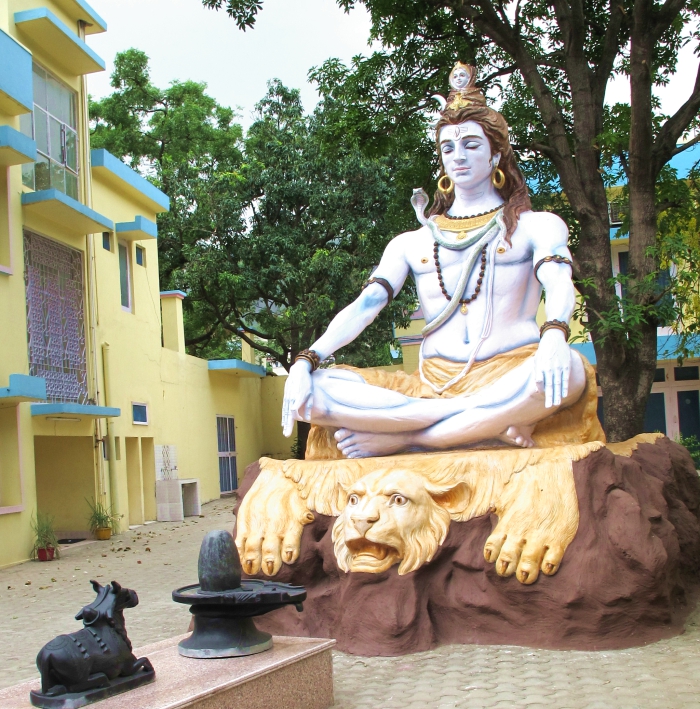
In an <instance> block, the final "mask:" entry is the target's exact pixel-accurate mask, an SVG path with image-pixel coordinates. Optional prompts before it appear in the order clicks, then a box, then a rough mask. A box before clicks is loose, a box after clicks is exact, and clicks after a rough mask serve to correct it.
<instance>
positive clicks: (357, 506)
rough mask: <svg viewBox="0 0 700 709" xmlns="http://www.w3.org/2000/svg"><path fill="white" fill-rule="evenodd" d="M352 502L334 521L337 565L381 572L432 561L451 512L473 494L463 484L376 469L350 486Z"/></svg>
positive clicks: (403, 571)
mask: <svg viewBox="0 0 700 709" xmlns="http://www.w3.org/2000/svg"><path fill="white" fill-rule="evenodd" d="M346 492H347V504H346V506H345V509H344V510H343V511H342V513H341V514H340V516H339V517H338V518H337V519H336V521H335V524H334V525H333V543H334V546H335V557H336V560H337V561H338V566H339V567H340V568H341V569H342V570H343V571H365V572H370V573H380V572H382V571H386V570H387V569H389V568H390V567H392V566H393V565H394V564H396V563H399V574H401V575H403V574H408V573H410V572H411V571H415V570H416V569H418V568H420V567H421V566H422V565H423V564H425V563H427V562H429V561H430V560H431V559H432V558H433V556H434V555H435V552H436V551H437V549H438V547H439V546H440V545H441V544H442V543H443V542H444V541H445V537H446V536H447V530H448V528H449V526H450V514H451V513H458V512H459V511H460V510H463V509H464V508H465V507H466V505H467V503H468V498H469V490H468V488H467V486H466V485H465V484H464V483H459V484H457V485H452V486H449V487H447V486H438V485H434V484H432V483H430V482H428V481H427V480H425V478H422V477H421V476H419V475H416V474H415V473H411V472H409V471H407V470H400V469H398V470H377V471H374V472H372V473H369V474H367V475H365V476H364V477H362V478H360V479H359V480H357V481H356V482H355V483H354V484H352V485H351V486H350V487H349V488H348V489H347V490H346Z"/></svg>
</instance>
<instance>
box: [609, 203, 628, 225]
mask: <svg viewBox="0 0 700 709" xmlns="http://www.w3.org/2000/svg"><path fill="white" fill-rule="evenodd" d="M608 215H609V217H610V224H611V226H620V224H622V217H623V216H624V208H623V206H622V205H621V204H620V203H619V202H609V203H608Z"/></svg>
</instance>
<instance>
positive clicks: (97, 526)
mask: <svg viewBox="0 0 700 709" xmlns="http://www.w3.org/2000/svg"><path fill="white" fill-rule="evenodd" d="M85 501H86V502H87V503H88V505H89V507H90V517H89V518H88V526H89V528H90V531H91V532H92V533H93V534H94V535H95V538H96V539H101V540H103V541H104V540H107V539H109V538H110V537H111V536H112V532H114V531H115V529H116V528H117V526H118V524H119V515H116V514H114V512H113V511H112V508H111V507H107V506H106V505H103V504H102V503H101V502H99V501H98V502H95V501H94V500H93V501H92V502H90V500H85Z"/></svg>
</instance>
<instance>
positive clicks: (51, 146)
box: [20, 64, 78, 199]
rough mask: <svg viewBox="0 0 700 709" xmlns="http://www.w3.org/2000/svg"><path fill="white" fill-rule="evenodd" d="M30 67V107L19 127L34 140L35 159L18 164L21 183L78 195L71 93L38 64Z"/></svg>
mask: <svg viewBox="0 0 700 709" xmlns="http://www.w3.org/2000/svg"><path fill="white" fill-rule="evenodd" d="M33 69H34V70H33V79H34V110H33V111H32V113H27V114H24V115H22V116H21V117H20V129H21V131H22V132H23V133H24V134H25V135H26V136H28V137H29V138H32V139H33V140H34V141H36V150H37V160H36V162H35V163H33V164H28V165H23V166H22V183H23V184H24V185H26V186H27V187H31V189H33V190H48V189H57V190H59V191H61V192H63V193H65V194H67V195H68V196H69V197H73V199H78V133H77V130H76V127H77V122H76V100H75V93H74V92H73V91H71V90H70V89H68V88H66V87H65V86H64V85H63V84H61V83H60V82H59V81H57V80H56V79H54V78H53V76H51V75H50V74H49V73H48V72H47V71H45V70H44V69H42V68H41V67H40V66H38V65H36V64H34V67H33Z"/></svg>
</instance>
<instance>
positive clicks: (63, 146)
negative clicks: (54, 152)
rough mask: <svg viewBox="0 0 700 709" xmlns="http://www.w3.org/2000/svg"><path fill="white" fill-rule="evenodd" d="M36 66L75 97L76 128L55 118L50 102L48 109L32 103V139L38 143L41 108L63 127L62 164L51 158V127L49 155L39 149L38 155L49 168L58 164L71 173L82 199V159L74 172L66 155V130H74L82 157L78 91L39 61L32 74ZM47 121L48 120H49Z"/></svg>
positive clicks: (35, 64) (48, 132)
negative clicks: (45, 161)
mask: <svg viewBox="0 0 700 709" xmlns="http://www.w3.org/2000/svg"><path fill="white" fill-rule="evenodd" d="M34 66H37V67H39V69H41V70H42V71H43V72H44V73H46V75H47V76H50V77H51V78H52V79H53V80H54V81H55V82H56V83H57V84H59V85H60V86H61V87H62V88H63V89H64V90H65V91H67V92H68V93H69V94H71V96H72V97H73V102H74V103H73V112H74V113H75V116H76V126H75V127H73V126H71V125H69V124H67V123H66V122H65V121H62V120H61V119H60V118H59V117H58V116H54V115H53V113H51V112H50V111H49V107H48V102H47V105H46V107H44V106H39V104H37V103H36V102H33V103H32V112H31V121H32V139H33V140H34V141H36V126H35V116H36V108H37V107H38V108H40V109H41V110H42V111H43V112H44V113H46V115H47V117H48V119H51V118H53V119H54V120H55V121H57V122H58V123H59V124H60V126H61V162H59V161H58V160H55V159H54V158H52V157H51V155H50V153H51V131H50V130H49V125H50V124H48V125H47V131H46V135H47V141H48V143H49V146H48V148H49V155H47V154H46V153H44V152H43V151H42V150H39V148H38V147H37V151H36V152H37V155H41V157H43V158H46V159H47V160H48V161H49V168H50V166H51V163H52V162H53V163H56V164H57V165H60V166H61V167H62V168H64V169H65V170H67V171H68V172H70V173H71V174H72V175H74V176H75V178H76V180H77V182H78V198H80V159H79V158H78V159H77V165H76V169H75V170H73V168H72V167H70V166H69V165H67V164H66V155H67V149H66V128H68V129H70V130H72V131H73V132H74V133H75V140H76V148H75V150H76V156H79V155H80V134H79V133H78V126H77V122H78V121H77V116H78V94H77V92H76V91H74V90H73V89H71V88H70V86H67V85H66V84H65V83H64V82H63V81H61V80H60V79H59V78H58V77H57V76H56V75H55V74H54V73H53V72H51V71H49V70H48V69H46V67H44V66H42V65H41V64H39V62H37V61H33V62H32V73H33V72H34ZM48 119H47V120H48ZM35 166H36V161H35V162H34V170H36V167H35ZM34 185H35V186H36V177H35V178H34ZM64 194H67V192H64Z"/></svg>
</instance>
